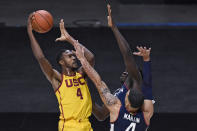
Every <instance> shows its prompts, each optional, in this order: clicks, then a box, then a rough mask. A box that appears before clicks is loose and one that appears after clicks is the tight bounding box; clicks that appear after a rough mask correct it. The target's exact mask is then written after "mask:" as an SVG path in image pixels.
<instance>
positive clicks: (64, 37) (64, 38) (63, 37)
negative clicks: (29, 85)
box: [56, 19, 95, 66]
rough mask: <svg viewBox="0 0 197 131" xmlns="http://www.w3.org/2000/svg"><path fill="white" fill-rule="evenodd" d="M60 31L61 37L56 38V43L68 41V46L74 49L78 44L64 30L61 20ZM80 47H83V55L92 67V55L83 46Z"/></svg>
mask: <svg viewBox="0 0 197 131" xmlns="http://www.w3.org/2000/svg"><path fill="white" fill-rule="evenodd" d="M59 25H60V31H61V37H60V38H57V39H56V41H68V42H69V43H70V44H72V45H73V46H74V47H76V46H77V44H80V43H79V42H76V41H77V40H75V39H74V38H73V37H72V36H71V35H70V34H69V33H68V32H67V31H66V29H65V27H64V21H63V19H61V21H60V23H59ZM80 45H81V46H82V47H84V54H85V57H86V59H87V61H88V62H89V63H90V65H91V66H94V63H95V60H94V54H93V53H92V52H91V51H90V50H88V49H87V48H86V47H85V46H83V45H82V44H80Z"/></svg>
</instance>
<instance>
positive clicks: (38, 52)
mask: <svg viewBox="0 0 197 131" xmlns="http://www.w3.org/2000/svg"><path fill="white" fill-rule="evenodd" d="M31 19H34V18H33V14H30V15H29V18H28V24H27V32H28V36H29V38H30V42H31V48H32V51H33V54H34V56H35V58H36V60H37V61H38V62H39V64H40V67H41V69H42V71H43V73H44V74H45V76H46V77H47V79H48V80H49V81H50V82H51V83H52V80H53V78H55V79H57V80H59V81H61V75H60V74H59V73H58V72H57V71H56V70H54V69H53V68H52V66H51V64H50V63H49V61H48V60H47V59H46V58H45V56H44V54H43V52H42V49H41V48H40V46H39V44H38V42H37V40H36V39H35V37H34V34H33V32H32V25H31ZM54 88H55V87H54ZM54 90H56V89H54Z"/></svg>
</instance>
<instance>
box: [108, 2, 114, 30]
mask: <svg viewBox="0 0 197 131" xmlns="http://www.w3.org/2000/svg"><path fill="white" fill-rule="evenodd" d="M107 11H108V16H107V20H108V26H109V27H113V25H114V24H113V21H112V15H111V6H110V5H109V4H107Z"/></svg>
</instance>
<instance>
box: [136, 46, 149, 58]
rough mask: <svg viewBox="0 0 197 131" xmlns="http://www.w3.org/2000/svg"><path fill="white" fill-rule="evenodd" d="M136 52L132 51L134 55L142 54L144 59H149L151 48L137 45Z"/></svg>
mask: <svg viewBox="0 0 197 131" xmlns="http://www.w3.org/2000/svg"><path fill="white" fill-rule="evenodd" d="M136 48H137V50H138V52H133V54H134V55H137V56H142V57H143V59H144V61H150V51H151V48H148V49H147V48H146V47H142V46H141V47H139V46H137V47H136Z"/></svg>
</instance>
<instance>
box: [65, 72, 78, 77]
mask: <svg viewBox="0 0 197 131" xmlns="http://www.w3.org/2000/svg"><path fill="white" fill-rule="evenodd" d="M64 75H65V76H76V72H75V74H74V75H66V74H64Z"/></svg>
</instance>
